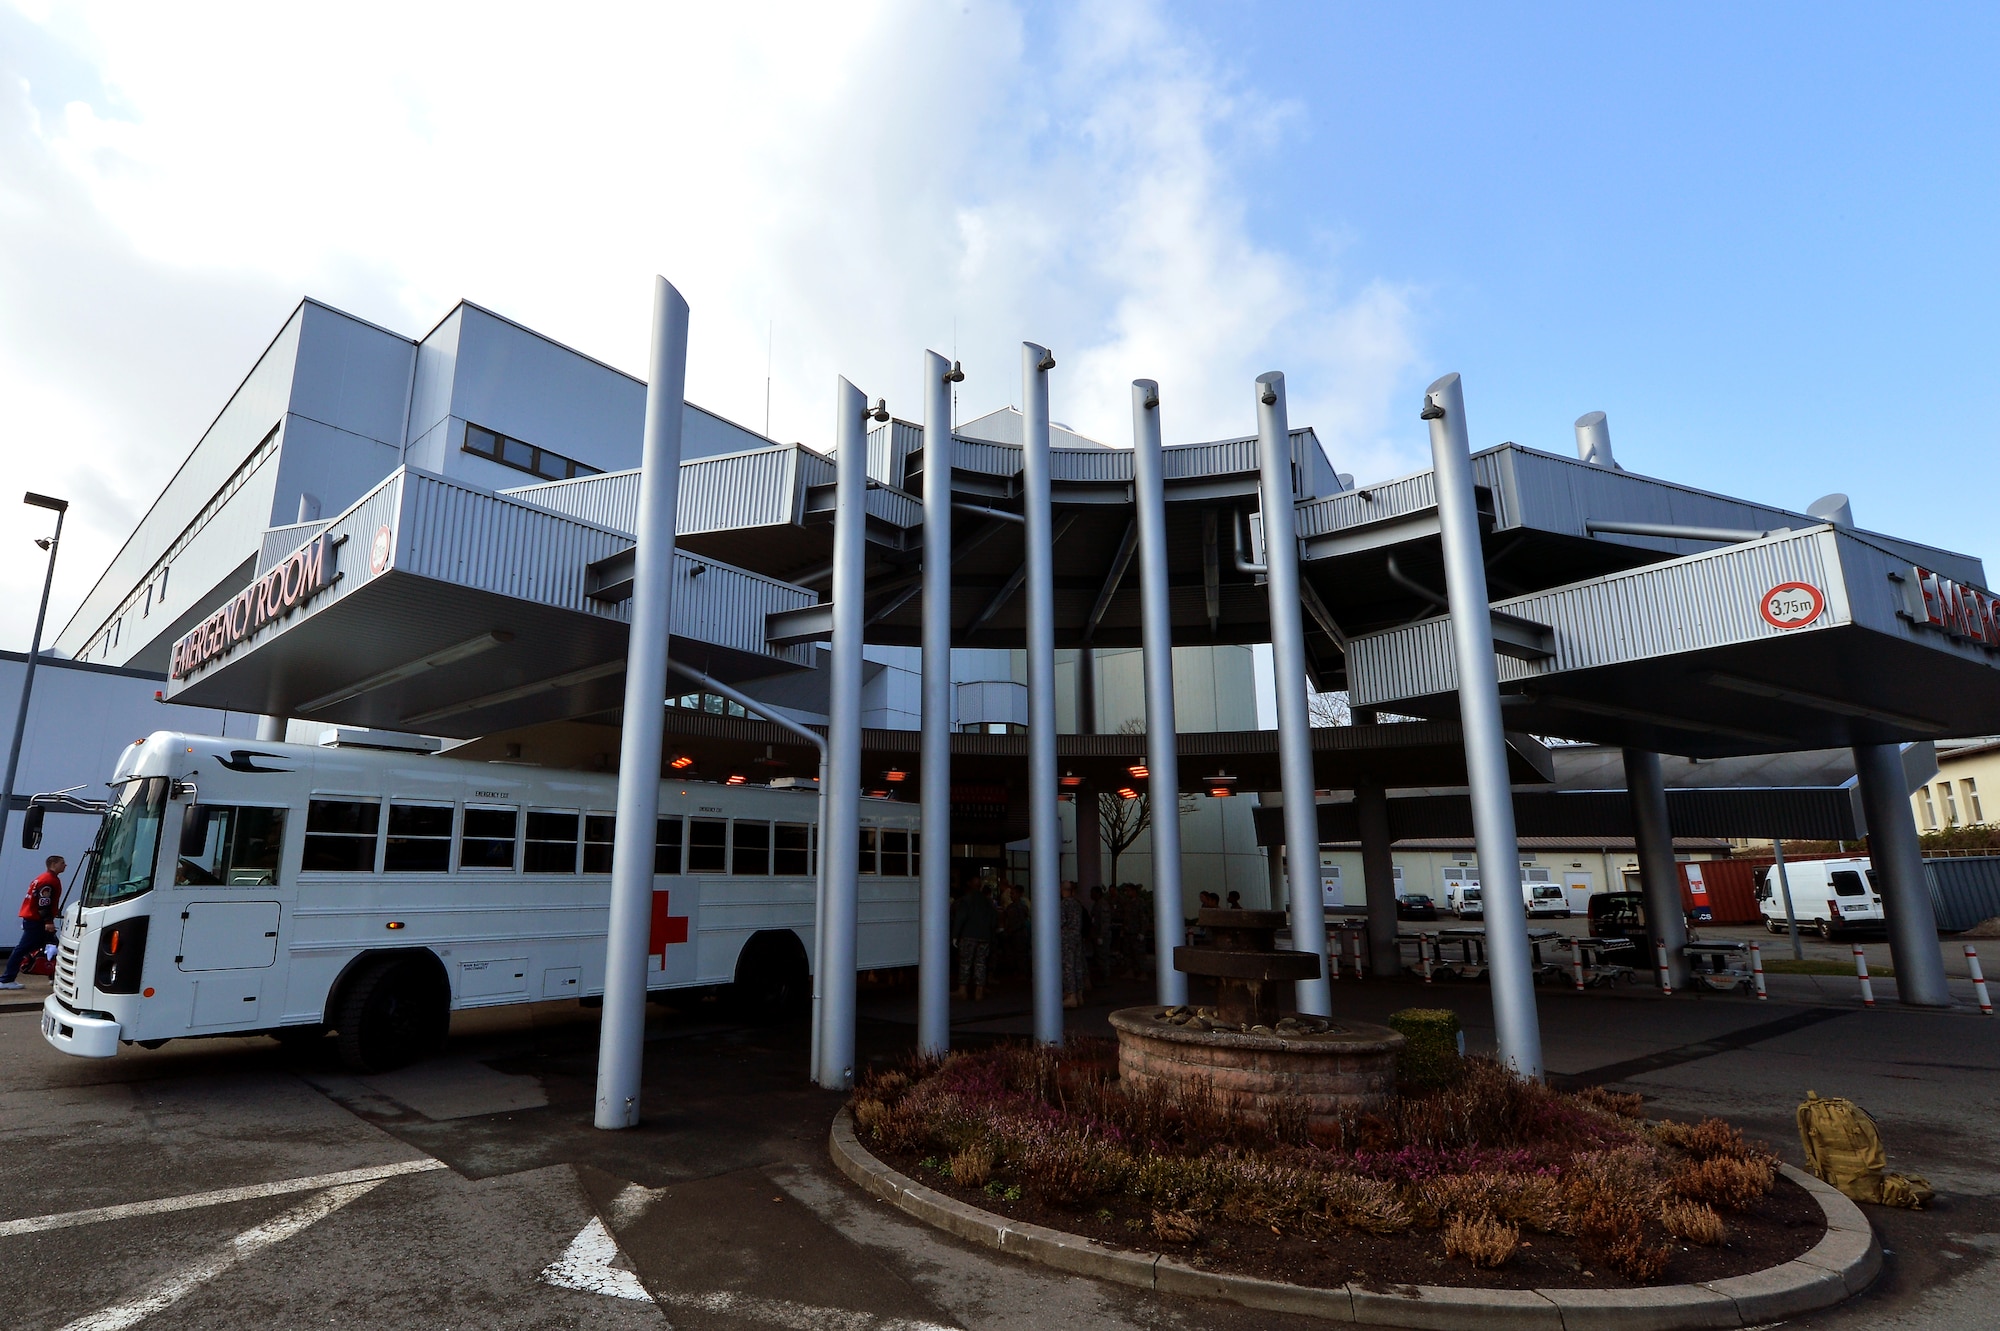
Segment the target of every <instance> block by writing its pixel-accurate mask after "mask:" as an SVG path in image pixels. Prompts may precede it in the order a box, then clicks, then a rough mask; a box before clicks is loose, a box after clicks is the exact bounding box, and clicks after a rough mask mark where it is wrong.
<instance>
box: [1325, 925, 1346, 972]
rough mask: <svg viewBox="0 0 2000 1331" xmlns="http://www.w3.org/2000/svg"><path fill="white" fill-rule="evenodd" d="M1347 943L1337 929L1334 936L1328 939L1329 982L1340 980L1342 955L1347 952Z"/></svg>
mask: <svg viewBox="0 0 2000 1331" xmlns="http://www.w3.org/2000/svg"><path fill="white" fill-rule="evenodd" d="M1345 942H1346V940H1345V939H1343V938H1342V937H1341V936H1340V930H1338V929H1335V930H1334V931H1333V936H1332V937H1330V938H1328V939H1327V942H1326V978H1327V979H1328V980H1338V979H1339V978H1340V954H1341V953H1342V952H1345V951H1346V950H1347V949H1346V947H1345V946H1343V944H1344V943H1345Z"/></svg>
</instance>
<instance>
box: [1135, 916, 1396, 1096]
mask: <svg viewBox="0 0 2000 1331" xmlns="http://www.w3.org/2000/svg"><path fill="white" fill-rule="evenodd" d="M1197 923H1198V924H1200V925H1201V927H1202V928H1203V929H1204V930H1206V931H1207V933H1208V936H1209V942H1208V943H1207V944H1206V945H1203V946H1198V947H1177V948H1175V949H1174V969H1175V970H1177V971H1180V972H1181V973H1183V974H1185V975H1189V976H1197V977H1203V978H1207V979H1211V980H1213V981H1214V982H1215V987H1216V994H1215V1002H1214V1004H1213V1005H1212V1006H1201V1007H1193V1006H1190V1007H1171V1008H1167V1007H1129V1008H1120V1009H1119V1010H1118V1011H1116V1012H1113V1013H1112V1014H1111V1025H1112V1027H1113V1029H1114V1030H1116V1031H1117V1033H1118V1076H1119V1079H1120V1080H1121V1081H1123V1082H1124V1083H1125V1084H1126V1085H1127V1086H1129V1087H1132V1088H1134V1089H1144V1088H1147V1087H1151V1086H1156V1085H1158V1086H1164V1087H1165V1088H1166V1089H1168V1090H1169V1091H1173V1090H1177V1089H1179V1088H1180V1087H1181V1086H1183V1085H1185V1084H1186V1083H1188V1082H1190V1081H1192V1080H1194V1079H1197V1078H1199V1079H1202V1080H1205V1081H1206V1082H1207V1083H1208V1085H1209V1087H1210V1089H1211V1092H1212V1093H1213V1095H1214V1097H1215V1099H1216V1101H1217V1103H1219V1104H1221V1105H1223V1106H1225V1107H1226V1108H1228V1109H1230V1110H1231V1111H1232V1112H1235V1113H1238V1114H1241V1115H1243V1116H1244V1117H1246V1118H1252V1119H1256V1120H1260V1121H1263V1120H1268V1119H1269V1117H1270V1113H1271V1107H1272V1105H1273V1103H1274V1102H1275V1101H1279V1100H1285V1099H1289V1100H1294V1101H1301V1102H1303V1104H1304V1107H1305V1110H1306V1115H1307V1119H1308V1121H1309V1122H1310V1123H1314V1124H1330V1123H1331V1122H1332V1121H1333V1120H1334V1119H1335V1118H1337V1117H1338V1116H1339V1114H1340V1113H1341V1111H1343V1110H1348V1109H1372V1108H1376V1107H1379V1106H1380V1105H1382V1104H1383V1103H1384V1102H1386V1101H1387V1100H1388V1099H1389V1097H1390V1096H1392V1095H1394V1094H1395V1090H1396V1056H1397V1054H1398V1053H1400V1052H1401V1051H1402V1048H1403V1037H1402V1036H1401V1035H1398V1034H1397V1033H1396V1032H1395V1031H1392V1030H1390V1029H1389V1028H1388V1027H1386V1026H1374V1025H1370V1024H1368V1023H1366V1022H1353V1021H1338V1022H1336V1021H1330V1020H1328V1019H1327V1018H1325V1017H1309V1016H1300V1015H1297V1014H1290V1015H1287V1014H1286V1013H1285V1012H1284V1011H1283V1008H1284V1007H1285V1006H1288V1000H1289V998H1290V996H1291V994H1292V993H1293V985H1294V984H1296V983H1297V982H1298V981H1299V980H1309V979H1313V978H1314V977H1316V976H1318V975H1319V973H1320V970H1319V968H1320V964H1321V962H1320V958H1318V957H1315V956H1313V955H1312V954H1311V953H1309V952H1291V951H1284V950H1281V949H1279V948H1278V946H1277V942H1276V940H1277V934H1278V931H1279V930H1280V929H1282V928H1284V927H1285V925H1286V918H1285V913H1284V912H1283V911H1277V910H1228V909H1220V910H1209V909H1204V910H1203V911H1202V912H1201V913H1200V915H1199V916H1198V917H1197Z"/></svg>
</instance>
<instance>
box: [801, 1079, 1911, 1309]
mask: <svg viewBox="0 0 2000 1331" xmlns="http://www.w3.org/2000/svg"><path fill="white" fill-rule="evenodd" d="M827 1145H828V1150H829V1151H830V1152H831V1154H832V1156H833V1163H834V1165H835V1166H836V1167H838V1168H839V1170H840V1172H841V1173H843V1174H845V1175H847V1177H848V1178H849V1179H851V1180H852V1181H853V1182H854V1183H855V1184H856V1185H858V1186H859V1187H860V1188H861V1189H862V1190H863V1191H866V1192H869V1193H872V1194H874V1195H875V1196H877V1197H880V1198H881V1199H882V1200H884V1201H886V1202H890V1203H893V1204H894V1205H896V1206H897V1207H899V1208H901V1209H902V1210H903V1211H904V1212H906V1213H907V1214H909V1215H911V1216H913V1217H915V1218H916V1219H918V1220H921V1221H923V1222H924V1223H925V1224H927V1225H932V1226H935V1227H936V1228H938V1229H942V1230H944V1231H945V1232H946V1233H948V1234H955V1235H957V1236H958V1237H959V1238H962V1239H965V1240H966V1241H968V1242H971V1243H977V1244H980V1245H982V1246H984V1247H988V1248H996V1249H998V1250H999V1251H1001V1252H1007V1253H1014V1254H1017V1255H1019V1256H1022V1257H1027V1258H1030V1259H1031V1260H1034V1261H1037V1262H1040V1263H1042V1264H1043V1265H1045V1266H1052V1267H1054V1268H1056V1269H1057V1270H1059V1271H1068V1272H1071V1273H1073V1274H1076V1275H1083V1276H1092V1277H1094V1278H1096V1279H1098V1280H1110V1281H1115V1282H1116V1283H1118V1284H1121V1285H1136V1286H1137V1287H1139V1288H1140V1289H1151V1290H1158V1291H1159V1292H1160V1293H1162V1294H1185V1295H1193V1296H1195V1297H1196V1298H1204V1299H1222V1300H1224V1301H1226V1302H1229V1303H1236V1304H1241V1305H1242V1306H1244V1307H1246V1308H1256V1309H1259V1310H1261V1311H1265V1312H1281V1313H1300V1314H1304V1315H1306V1316H1309V1317H1323V1318H1326V1319H1327V1320H1329V1321H1335V1322H1356V1323H1364V1324H1367V1325H1370V1326H1395V1327H1410V1328H1417V1329H1419V1331H1430V1329H1435V1331H1454V1328H1459V1327H1464V1326H1466V1325H1469V1324H1470V1321H1471V1319H1473V1318H1477V1319H1478V1320H1479V1324H1480V1325H1481V1326H1482V1327H1493V1328H1513V1327H1519V1328H1523V1329H1524V1331H1526V1329H1528V1328H1535V1329H1537V1331H1695V1329H1696V1328H1709V1327H1747V1326H1758V1325H1761V1324H1763V1323H1767V1322H1773V1321H1777V1320H1779V1319H1780V1318H1787V1317H1796V1316H1798V1315H1799V1314H1800V1313H1807V1312H1811V1311H1813V1310H1815V1309H1818V1308H1825V1307H1828V1306H1829V1305H1831V1304H1835V1303H1838V1302H1840V1301H1841V1300H1842V1299H1844V1298H1847V1297H1848V1296H1849V1295H1851V1294H1858V1293H1860V1292H1861V1291H1862V1290H1863V1289H1866V1288H1867V1287H1868V1284H1869V1282H1871V1281H1873V1280H1874V1279H1875V1277H1876V1275H1877V1274H1878V1273H1879V1272H1880V1271H1881V1269H1882V1249H1881V1246H1880V1245H1879V1244H1878V1243H1877V1242H1876V1241H1875V1231H1874V1228H1873V1227H1872V1226H1870V1225H1869V1223H1868V1218H1867V1217H1866V1216H1864V1215H1863V1214H1862V1213H1861V1208H1860V1207H1858V1206H1856V1205H1855V1204H1854V1203H1853V1202H1851V1201H1849V1200H1848V1199H1847V1198H1846V1197H1845V1196H1843V1195H1842V1194H1841V1193H1840V1192H1839V1191H1837V1190H1836V1189H1834V1188H1831V1187H1828V1186H1827V1185H1826V1184H1824V1183H1822V1182H1820V1181H1819V1180H1818V1179H1816V1178H1814V1177H1813V1176H1812V1175H1810V1174H1803V1173H1800V1172H1799V1171H1798V1170H1796V1169H1793V1168H1792V1167H1791V1166H1790V1165H1780V1166H1779V1169H1780V1170H1781V1171H1782V1172H1783V1173H1784V1175H1785V1177H1786V1178H1788V1179H1790V1180H1792V1182H1794V1183H1796V1184H1798V1185H1799V1186H1800V1187H1802V1188H1804V1189H1805V1190H1806V1191H1807V1192H1809V1193H1811V1194H1812V1197H1813V1200H1814V1201H1816V1202H1818V1203H1819V1206H1820V1210H1821V1211H1823V1212H1824V1213H1825V1215H1826V1236H1825V1237H1824V1238H1822V1239H1821V1240H1820V1241H1819V1243H1818V1244H1817V1245H1816V1246H1815V1247H1814V1248H1813V1249H1812V1250H1811V1251H1810V1252H1807V1253H1805V1254H1804V1255H1803V1256H1800V1257H1798V1258H1796V1259H1794V1260H1792V1261H1789V1262H1786V1263H1784V1264H1783V1265H1781V1266H1773V1267H1769V1268H1767V1269H1765V1270H1762V1271H1753V1272H1751V1273H1750V1274H1749V1275H1743V1276H1731V1277H1730V1278H1728V1279H1726V1280H1711V1281H1708V1282H1706V1283H1705V1284H1699V1285H1659V1286H1655V1287H1653V1288H1650V1289H1461V1288H1457V1287H1455V1286H1450V1285H1400V1286H1394V1287H1390V1288H1387V1289H1381V1290H1369V1289H1363V1288H1361V1287H1360V1286H1358V1285H1342V1286H1336V1287H1333V1288H1328V1289H1317V1288H1314V1287H1312V1286H1309V1285H1291V1284H1286V1283H1285V1282H1283V1281H1278V1280H1258V1279H1256V1278H1254V1277H1251V1276H1236V1275H1228V1274H1225V1273H1222V1272H1219V1271H1204V1270H1201V1269H1200V1268H1198V1267H1193V1266H1189V1265H1188V1264H1187V1263H1185V1262H1179V1261H1175V1260H1174V1259H1173V1258H1171V1257H1166V1256H1162V1255H1158V1254H1155V1253H1148V1252H1135V1251H1133V1250H1131V1249H1127V1248H1114V1247H1111V1246H1110V1245H1109V1244H1104V1243H1098V1242H1096V1241H1095V1240H1092V1239H1086V1238H1082V1237H1079V1236H1078V1235H1075V1234H1065V1233H1063V1232H1062V1231H1061V1230H1056V1229H1049V1228H1047V1227H1046V1226H1043V1225H1030V1224H1026V1223H1024V1222H1021V1221H1016V1220H1008V1219H1006V1218H1004V1217H1002V1216H997V1215H994V1214H993V1213H992V1212H990V1211H983V1210H981V1209H979V1208H978V1207H976V1206H968V1205H966V1204H965V1203H964V1202H961V1201H959V1200H958V1199H957V1198H955V1197H950V1196H947V1195H946V1194H944V1193H942V1192H939V1191H938V1190H937V1189H935V1188H927V1187H925V1186H924V1185H923V1184H921V1183H918V1182H916V1181H915V1180H913V1179H910V1178H906V1177H905V1176H903V1175H902V1174H899V1173H897V1172H896V1171H895V1170H893V1169H891V1168H889V1166H887V1165H885V1164H883V1163H882V1162H881V1161H880V1160H878V1159H876V1158H875V1156H874V1154H873V1153H871V1152H870V1151H869V1150H868V1148H867V1147H865V1146H863V1145H862V1144H861V1141H860V1139H859V1138H858V1137H856V1136H855V1135H854V1121H853V1118H852V1117H851V1116H850V1115H849V1114H848V1112H847V1110H845V1109H843V1110H841V1111H840V1113H839V1114H838V1115H837V1116H835V1118H834V1120H833V1131H832V1133H831V1135H830V1137H829V1140H828V1143H827Z"/></svg>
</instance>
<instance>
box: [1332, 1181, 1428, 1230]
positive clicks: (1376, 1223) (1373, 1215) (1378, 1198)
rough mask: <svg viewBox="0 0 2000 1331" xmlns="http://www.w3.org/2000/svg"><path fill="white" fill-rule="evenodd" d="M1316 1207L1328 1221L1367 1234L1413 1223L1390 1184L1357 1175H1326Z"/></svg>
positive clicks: (1408, 1212) (1401, 1227)
mask: <svg viewBox="0 0 2000 1331" xmlns="http://www.w3.org/2000/svg"><path fill="white" fill-rule="evenodd" d="M1320 1206H1321V1208H1322V1209H1321V1214H1322V1215H1324V1216H1325V1218H1326V1219H1327V1220H1328V1221H1330V1222H1331V1223H1333V1224H1337V1225H1345V1226H1347V1227H1348V1228H1349V1229H1362V1230H1366V1231H1368V1232H1369V1233H1371V1234H1400V1233H1401V1232H1402V1231H1404V1230H1406V1229H1408V1228H1409V1227H1410V1226H1411V1225H1413V1224H1414V1223H1416V1218H1415V1217H1414V1216H1412V1215H1411V1214H1410V1208H1409V1207H1407V1206H1405V1205H1404V1204H1403V1199H1402V1197H1401V1196H1400V1195H1399V1194H1398V1192H1397V1189H1396V1186H1395V1185H1394V1184H1392V1183H1385V1182H1384V1181H1382V1180H1381V1179H1373V1178H1366V1177H1364V1176H1362V1175H1360V1174H1329V1175H1327V1176H1326V1177H1325V1180H1324V1182H1323V1183H1322V1184H1321V1189H1320Z"/></svg>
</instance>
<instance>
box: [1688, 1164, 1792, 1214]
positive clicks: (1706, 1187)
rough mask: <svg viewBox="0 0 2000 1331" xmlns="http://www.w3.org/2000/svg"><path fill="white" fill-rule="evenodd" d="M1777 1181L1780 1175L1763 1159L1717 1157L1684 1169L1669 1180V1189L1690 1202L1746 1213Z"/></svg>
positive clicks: (1689, 1165)
mask: <svg viewBox="0 0 2000 1331" xmlns="http://www.w3.org/2000/svg"><path fill="white" fill-rule="evenodd" d="M1776 1181H1777V1171H1776V1170H1774V1169H1773V1168H1772V1167H1771V1162H1770V1161H1769V1160H1766V1159H1764V1158H1762V1157H1756V1156H1753V1157H1751V1158H1750V1159H1747V1160H1732V1159H1730V1158H1729V1157H1727V1156H1716V1157H1714V1158H1712V1159H1708V1160H1697V1161H1695V1162H1693V1163H1692V1164H1685V1165H1682V1166H1681V1167H1680V1168H1679V1169H1676V1170H1675V1171H1674V1172H1673V1175H1672V1176H1671V1177H1670V1178H1669V1179H1668V1180H1667V1188H1668V1190H1669V1191H1671V1192H1672V1193H1673V1194H1674V1195H1675V1196H1677V1197H1684V1198H1686V1199H1687V1200H1689V1201H1693V1202H1706V1203H1707V1204H1708V1205H1710V1206H1721V1207H1726V1208H1728V1209H1729V1210H1732V1211H1743V1210H1747V1209H1749V1208H1750V1207H1751V1206H1752V1205H1754V1204H1755V1203H1756V1201H1757V1199H1758V1198H1759V1197H1762V1196H1763V1195H1764V1194H1765V1193H1767V1192H1769V1191H1770V1190H1771V1186H1772V1184H1774V1183H1775V1182H1776Z"/></svg>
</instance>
